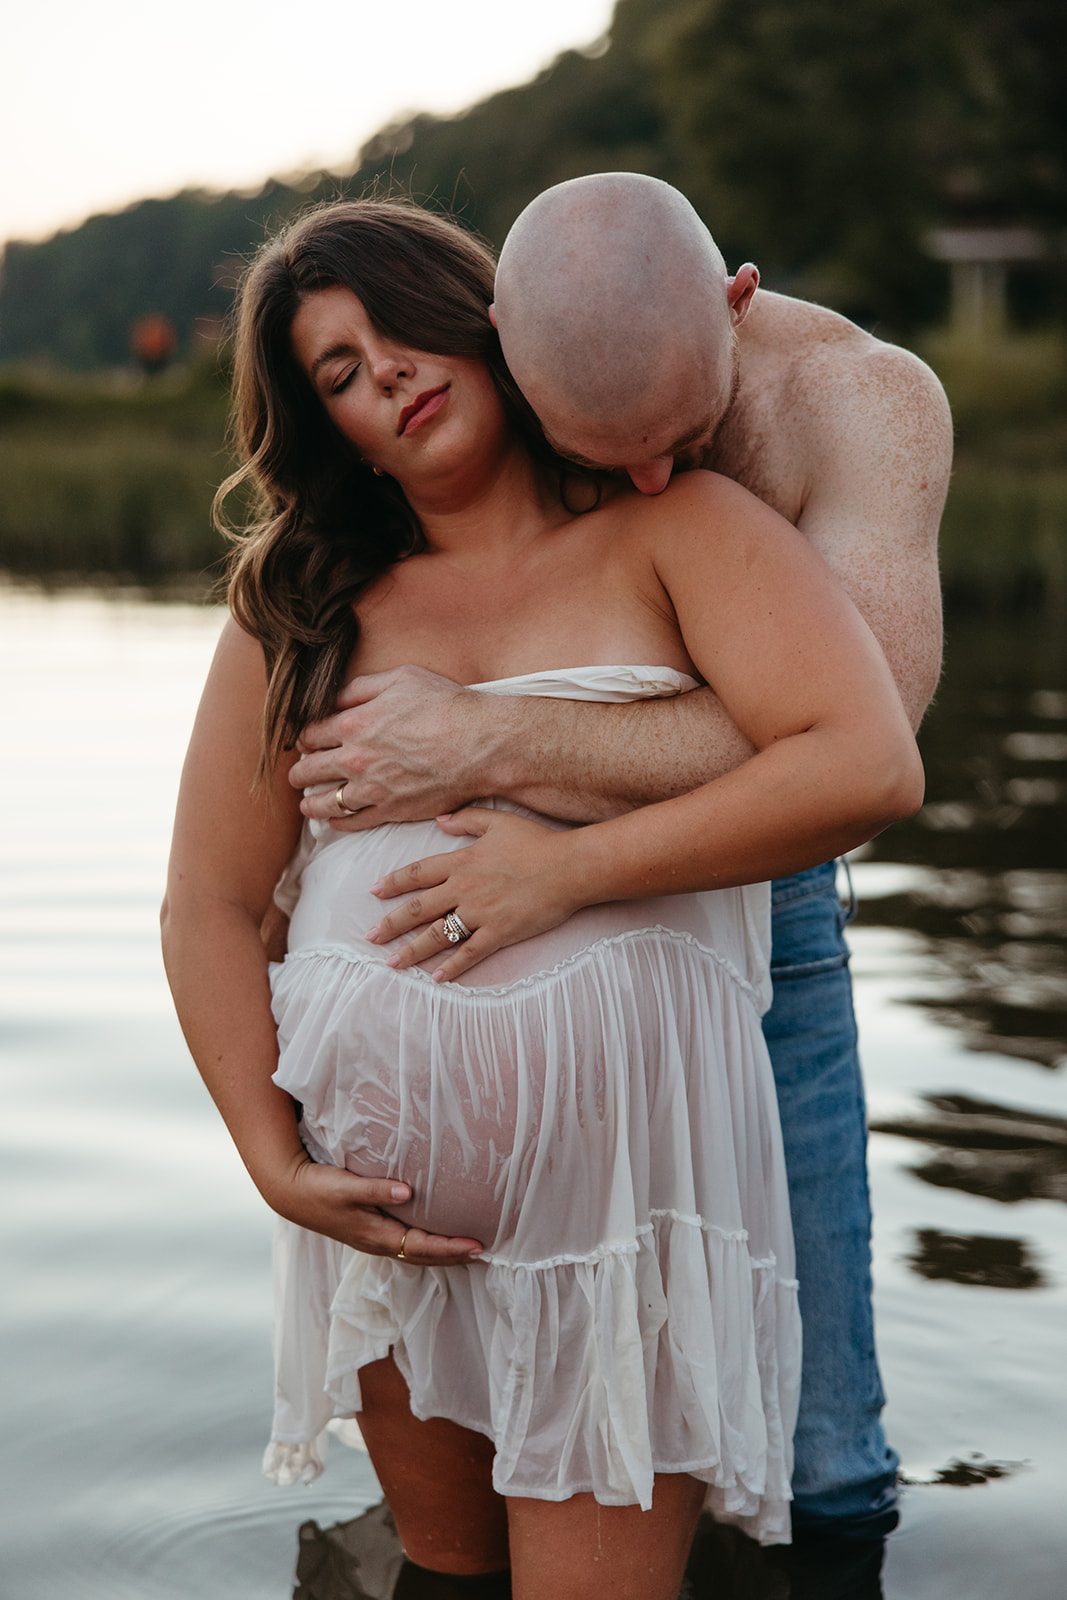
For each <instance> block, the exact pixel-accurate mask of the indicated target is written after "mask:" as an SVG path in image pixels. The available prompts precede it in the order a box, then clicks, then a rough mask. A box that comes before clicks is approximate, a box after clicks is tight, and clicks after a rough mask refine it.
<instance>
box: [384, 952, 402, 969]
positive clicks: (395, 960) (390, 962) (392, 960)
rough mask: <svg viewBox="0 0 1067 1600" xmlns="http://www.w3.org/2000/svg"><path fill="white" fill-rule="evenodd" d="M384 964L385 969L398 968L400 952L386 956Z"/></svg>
mask: <svg viewBox="0 0 1067 1600" xmlns="http://www.w3.org/2000/svg"><path fill="white" fill-rule="evenodd" d="M385 964H386V966H387V967H398V966H399V965H400V951H399V950H397V951H396V952H395V953H394V954H393V955H391V956H387V957H386V961H385Z"/></svg>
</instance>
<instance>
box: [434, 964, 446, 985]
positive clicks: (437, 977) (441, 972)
mask: <svg viewBox="0 0 1067 1600" xmlns="http://www.w3.org/2000/svg"><path fill="white" fill-rule="evenodd" d="M433 981H434V983H445V982H446V981H447V980H446V977H445V969H444V967H438V969H437V971H436V972H435V973H434V975H433Z"/></svg>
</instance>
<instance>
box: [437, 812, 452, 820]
mask: <svg viewBox="0 0 1067 1600" xmlns="http://www.w3.org/2000/svg"><path fill="white" fill-rule="evenodd" d="M437 820H438V822H451V821H452V813H451V811H442V812H441V815H440V816H439V817H438V818H437Z"/></svg>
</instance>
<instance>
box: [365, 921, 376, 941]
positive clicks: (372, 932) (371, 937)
mask: <svg viewBox="0 0 1067 1600" xmlns="http://www.w3.org/2000/svg"><path fill="white" fill-rule="evenodd" d="M365 938H366V939H367V941H368V943H369V944H377V943H378V924H377V923H375V924H374V927H373V928H368V929H367V932H366V934H365Z"/></svg>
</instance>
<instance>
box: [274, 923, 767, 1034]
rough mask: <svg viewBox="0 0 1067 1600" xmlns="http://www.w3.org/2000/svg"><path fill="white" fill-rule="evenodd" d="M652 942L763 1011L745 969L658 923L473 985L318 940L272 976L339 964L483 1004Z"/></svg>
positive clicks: (457, 1001)
mask: <svg viewBox="0 0 1067 1600" xmlns="http://www.w3.org/2000/svg"><path fill="white" fill-rule="evenodd" d="M650 940H651V941H652V942H654V943H656V944H659V943H660V942H661V941H666V942H667V943H671V944H678V945H682V946H685V948H686V950H687V951H688V952H689V953H690V955H691V956H695V957H696V958H697V959H699V960H702V961H710V962H713V963H714V965H715V966H716V968H717V969H718V970H719V971H720V972H722V973H724V974H725V976H726V977H728V978H729V979H730V981H731V982H732V983H734V984H736V986H737V988H738V989H739V990H740V991H741V992H742V994H744V995H745V996H746V997H747V998H748V1000H749V1001H750V1002H751V1003H752V1005H753V1006H754V1007H755V1008H756V1010H757V1014H762V1012H763V1011H764V1010H766V1000H765V996H764V993H763V989H762V987H761V988H760V989H757V988H756V986H755V985H754V984H752V983H750V982H749V980H748V979H747V978H746V977H745V975H744V973H743V972H742V971H741V970H740V968H739V967H738V966H737V964H736V962H734V961H731V960H730V959H729V958H728V957H727V956H724V955H723V954H722V953H721V952H720V951H718V950H712V949H709V947H708V946H707V945H706V944H703V943H702V942H701V941H700V940H699V939H698V938H697V937H696V936H695V934H692V933H687V932H686V931H685V930H684V929H679V928H665V927H663V925H662V924H661V923H658V922H656V923H651V924H650V925H649V926H648V927H647V928H630V929H628V930H627V931H626V932H625V933H616V934H611V935H609V936H607V937H605V938H602V939H597V940H596V941H595V943H593V944H590V945H586V946H585V948H584V949H582V950H576V951H574V952H573V954H571V955H568V956H564V957H563V958H562V959H561V960H560V961H556V962H553V964H552V965H551V966H548V967H544V968H542V969H541V970H539V971H537V972H529V973H524V974H523V975H522V977H519V978H513V979H512V980H511V982H510V983H501V984H495V985H492V986H490V985H488V984H481V985H478V986H476V987H473V986H472V987H464V986H463V985H461V984H456V983H452V984H447V985H444V986H442V985H441V984H438V983H436V982H435V981H434V978H433V976H432V974H431V973H429V972H424V971H423V969H422V968H421V967H405V968H404V969H403V971H400V972H397V971H396V970H395V969H394V968H392V967H390V966H389V965H388V964H387V961H386V957H385V955H384V954H383V953H380V952H378V951H376V950H374V947H373V946H372V947H371V951H372V952H373V953H368V951H366V950H359V949H357V948H356V947H355V946H353V945H348V944H320V945H308V946H305V947H303V948H302V949H300V950H293V951H291V952H290V954H289V955H287V956H286V958H285V960H284V962H282V963H280V964H277V965H275V966H273V967H272V968H271V978H272V981H273V982H274V984H275V991H276V992H277V991H278V988H279V986H280V985H281V984H283V983H285V984H287V985H291V986H293V987H294V988H299V987H300V986H302V985H303V984H304V983H306V982H307V981H308V979H307V978H306V977H305V976H304V974H303V973H302V972H301V967H302V964H303V963H305V962H310V963H313V964H321V963H327V964H329V963H339V964H340V965H341V966H342V967H350V968H353V969H357V970H358V969H364V971H365V972H366V973H367V975H368V976H369V975H371V974H374V975H375V976H382V977H385V978H387V979H391V980H392V981H393V982H395V983H397V984H401V985H403V984H409V983H415V984H429V985H430V992H431V993H432V994H433V995H434V997H435V998H436V997H437V996H442V997H444V1003H445V1004H446V1005H454V1006H461V1007H462V1006H471V1005H482V1004H483V1003H484V1002H485V1001H486V1000H508V1001H510V1000H514V999H515V998H516V996H517V995H518V994H520V993H521V992H522V991H523V990H536V989H543V988H547V987H549V986H550V985H551V984H553V983H554V982H556V981H557V980H558V979H560V978H562V977H566V976H567V975H568V974H570V973H577V972H580V971H581V970H582V969H583V968H585V969H588V968H593V969H596V968H597V967H598V966H599V964H600V963H601V961H602V960H603V958H604V956H605V955H610V954H611V953H612V952H613V951H618V950H621V949H623V947H625V946H627V945H635V944H639V943H646V942H648V941H650Z"/></svg>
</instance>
